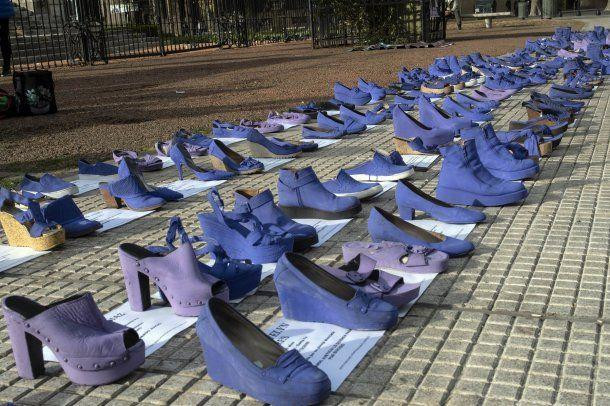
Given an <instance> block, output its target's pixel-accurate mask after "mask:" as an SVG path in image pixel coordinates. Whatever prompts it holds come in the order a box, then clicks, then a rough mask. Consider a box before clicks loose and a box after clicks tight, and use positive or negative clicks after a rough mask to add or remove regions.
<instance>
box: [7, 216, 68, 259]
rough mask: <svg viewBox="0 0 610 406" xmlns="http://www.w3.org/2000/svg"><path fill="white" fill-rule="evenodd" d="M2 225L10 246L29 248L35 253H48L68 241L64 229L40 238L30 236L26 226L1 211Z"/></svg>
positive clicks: (55, 230) (45, 234) (58, 229)
mask: <svg viewBox="0 0 610 406" xmlns="http://www.w3.org/2000/svg"><path fill="white" fill-rule="evenodd" d="M0 225H2V229H3V230H4V234H6V239H7V240H8V245H10V246H12V247H28V248H31V249H33V250H35V251H48V250H50V249H52V248H55V247H57V246H58V245H61V244H63V243H64V242H65V241H66V232H65V230H64V229H63V228H57V229H54V230H53V231H50V232H47V233H44V234H43V235H41V236H40V237H32V236H30V232H29V230H28V229H27V227H26V226H24V225H23V224H21V223H20V222H18V221H17V220H15V218H14V217H13V216H12V215H11V214H10V213H6V212H3V211H0Z"/></svg>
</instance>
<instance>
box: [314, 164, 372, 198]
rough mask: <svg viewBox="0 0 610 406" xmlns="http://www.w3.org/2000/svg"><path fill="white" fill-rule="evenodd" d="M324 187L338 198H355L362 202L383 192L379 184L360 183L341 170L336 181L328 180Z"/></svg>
mask: <svg viewBox="0 0 610 406" xmlns="http://www.w3.org/2000/svg"><path fill="white" fill-rule="evenodd" d="M322 185H323V186H324V188H325V189H326V190H328V191H329V192H332V193H333V194H335V195H336V196H339V197H342V196H353V197H357V198H358V199H360V200H363V199H368V198H369V197H372V196H375V195H376V194H377V193H380V192H381V191H383V187H382V186H381V185H380V184H379V183H363V182H358V181H357V180H356V179H354V178H352V177H351V176H349V175H348V174H347V172H345V170H344V169H341V170H339V174H337V178H336V179H332V180H327V181H326V182H324V183H322Z"/></svg>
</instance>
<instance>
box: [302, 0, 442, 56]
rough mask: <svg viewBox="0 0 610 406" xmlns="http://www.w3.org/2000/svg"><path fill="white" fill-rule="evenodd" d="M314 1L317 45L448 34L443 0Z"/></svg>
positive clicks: (399, 40)
mask: <svg viewBox="0 0 610 406" xmlns="http://www.w3.org/2000/svg"><path fill="white" fill-rule="evenodd" d="M344 4H345V5H344V6H341V3H337V2H335V3H330V2H328V1H324V0H318V1H312V2H311V14H312V41H313V46H314V47H320V48H323V47H330V46H341V45H352V44H374V43H379V42H385V43H388V42H390V43H392V44H411V43H416V42H420V41H425V42H433V41H438V40H440V39H444V38H445V19H444V13H445V3H444V1H443V0H424V1H420V0H355V1H353V2H345V3H344Z"/></svg>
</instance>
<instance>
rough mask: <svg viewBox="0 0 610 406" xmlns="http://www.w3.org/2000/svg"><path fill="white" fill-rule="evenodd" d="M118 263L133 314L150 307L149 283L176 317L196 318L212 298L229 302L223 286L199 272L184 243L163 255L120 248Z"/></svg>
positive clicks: (132, 247) (189, 247) (134, 247)
mask: <svg viewBox="0 0 610 406" xmlns="http://www.w3.org/2000/svg"><path fill="white" fill-rule="evenodd" d="M119 259H120V261H121V268H122V269H123V276H124V278H125V287H126V288H127V297H128V299H129V305H130V307H131V309H132V310H133V311H136V312H143V311H145V310H146V309H148V308H149V307H150V306H151V300H150V285H149V280H150V279H152V280H153V282H154V283H155V284H156V285H157V287H158V288H159V290H160V291H162V292H163V294H164V295H165V297H166V298H167V300H168V301H169V304H170V305H171V307H172V310H173V311H174V313H175V314H177V315H178V316H186V317H196V316H198V315H199V313H200V312H201V309H202V308H203V306H204V304H205V303H207V301H208V299H210V298H212V297H217V298H219V299H222V300H225V301H226V300H229V288H228V287H227V285H226V284H225V283H224V282H222V281H220V280H218V279H216V278H214V277H213V276H211V275H208V274H205V273H203V272H201V271H200V270H199V264H198V262H197V257H196V256H195V251H193V246H192V245H191V244H190V242H188V241H187V242H183V243H182V245H180V246H179V247H178V248H176V249H175V250H174V251H172V252H170V253H169V254H167V255H160V254H157V253H155V252H153V251H150V250H148V249H146V248H144V247H140V246H138V245H135V244H121V245H119Z"/></svg>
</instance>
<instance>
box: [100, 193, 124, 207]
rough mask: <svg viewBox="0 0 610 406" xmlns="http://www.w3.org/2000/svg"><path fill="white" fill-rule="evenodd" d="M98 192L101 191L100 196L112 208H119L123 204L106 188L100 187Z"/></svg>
mask: <svg viewBox="0 0 610 406" xmlns="http://www.w3.org/2000/svg"><path fill="white" fill-rule="evenodd" d="M100 192H101V193H102V197H103V198H104V201H105V202H106V206H108V207H111V208H114V209H120V208H121V207H122V206H123V204H122V202H121V199H120V198H118V197H114V196H112V195H111V194H110V192H109V191H108V190H107V189H101V188H100Z"/></svg>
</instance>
